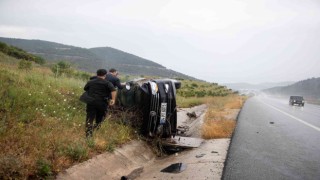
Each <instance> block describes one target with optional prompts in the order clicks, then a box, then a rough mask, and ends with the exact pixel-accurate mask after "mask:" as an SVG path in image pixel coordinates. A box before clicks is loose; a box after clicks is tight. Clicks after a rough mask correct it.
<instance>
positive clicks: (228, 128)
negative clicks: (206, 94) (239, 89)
mask: <svg viewBox="0 0 320 180" xmlns="http://www.w3.org/2000/svg"><path fill="white" fill-rule="evenodd" d="M245 100H246V97H244V96H239V95H229V96H224V97H215V98H208V99H207V104H208V110H207V113H206V116H205V120H204V124H203V125H202V132H201V133H202V137H203V138H204V139H216V138H230V137H231V135H232V133H233V131H234V128H235V126H236V118H237V114H238V113H239V110H240V109H241V108H242V106H243V104H244V102H245Z"/></svg>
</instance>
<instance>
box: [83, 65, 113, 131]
mask: <svg viewBox="0 0 320 180" xmlns="http://www.w3.org/2000/svg"><path fill="white" fill-rule="evenodd" d="M106 75H107V70H105V69H99V70H98V71H97V76H96V77H97V78H94V79H92V80H90V81H88V82H87V84H86V85H85V87H84V90H85V91H87V92H88V95H89V96H91V97H93V98H94V99H95V100H94V102H93V103H90V104H87V109H86V111H87V118H86V137H92V133H93V130H94V129H98V128H99V127H100V125H101V123H102V121H103V120H104V118H105V116H106V113H107V109H108V101H107V100H108V97H110V94H111V100H110V102H109V105H110V106H113V105H114V103H115V98H116V89H115V88H114V86H113V85H112V83H110V82H109V81H106V80H105V79H106ZM94 119H95V121H96V122H95V125H94V124H93V121H94Z"/></svg>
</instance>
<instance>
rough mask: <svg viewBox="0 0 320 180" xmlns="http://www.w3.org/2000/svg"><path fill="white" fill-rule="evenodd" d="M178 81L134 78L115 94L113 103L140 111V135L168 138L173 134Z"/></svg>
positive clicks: (179, 84) (175, 121)
mask: <svg viewBox="0 0 320 180" xmlns="http://www.w3.org/2000/svg"><path fill="white" fill-rule="evenodd" d="M180 87H181V82H179V81H177V80H173V79H136V80H133V81H130V82H128V83H126V88H123V89H122V90H121V91H119V92H118V98H117V103H118V104H119V105H120V106H122V107H124V108H126V109H134V110H136V111H140V112H142V125H141V128H140V129H141V133H142V134H143V135H145V136H148V137H160V138H169V137H174V136H175V135H176V134H177V105H176V90H177V89H179V88H180Z"/></svg>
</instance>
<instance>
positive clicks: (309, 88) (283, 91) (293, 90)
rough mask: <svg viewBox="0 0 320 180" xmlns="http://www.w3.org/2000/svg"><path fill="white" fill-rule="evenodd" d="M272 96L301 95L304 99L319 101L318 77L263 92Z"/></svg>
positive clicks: (319, 80)
mask: <svg viewBox="0 0 320 180" xmlns="http://www.w3.org/2000/svg"><path fill="white" fill-rule="evenodd" d="M263 91H264V92H266V93H269V94H274V95H288V96H290V95H301V96H304V97H305V98H306V99H311V100H320V77H318V78H311V79H306V80H302V81H299V82H297V83H294V84H292V85H289V86H285V87H274V88H270V89H265V90H263Z"/></svg>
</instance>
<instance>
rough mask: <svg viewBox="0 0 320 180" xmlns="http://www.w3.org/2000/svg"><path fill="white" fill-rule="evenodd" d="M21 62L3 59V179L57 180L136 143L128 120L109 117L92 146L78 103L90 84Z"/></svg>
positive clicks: (0, 118)
mask: <svg viewBox="0 0 320 180" xmlns="http://www.w3.org/2000/svg"><path fill="white" fill-rule="evenodd" d="M19 62H20V60H18V59H16V58H13V57H10V56H7V55H5V54H3V53H0V86H1V87H0V100H1V104H0V149H1V151H0V179H16V178H17V179H25V178H35V179H40V178H47V177H50V176H54V175H55V174H56V173H58V172H60V171H61V170H63V169H65V168H67V167H70V166H71V165H72V164H74V163H76V162H81V161H84V160H86V159H88V158H90V157H92V156H94V155H95V154H97V153H101V152H104V151H113V150H114V148H115V147H116V146H118V145H120V144H123V143H125V142H127V141H130V140H131V139H133V138H134V137H135V133H134V130H133V129H132V128H130V127H129V126H125V125H124V124H123V123H121V122H122V121H121V120H119V118H121V117H124V116H120V117H114V116H110V117H108V118H107V119H106V121H105V123H103V125H102V127H101V129H99V131H97V132H96V133H95V135H94V138H93V139H91V140H87V139H86V138H85V134H84V129H85V127H84V122H85V105H84V104H82V103H81V102H80V101H79V100H78V99H79V96H80V95H81V94H82V92H83V86H84V84H85V82H86V81H84V80H83V79H82V78H78V77H77V76H71V75H70V74H63V73H62V74H59V76H58V77H57V75H56V74H55V73H53V71H52V70H51V69H49V68H46V67H41V66H40V65H37V64H35V63H32V67H31V69H30V68H27V69H21V68H20V69H19ZM80 77H81V76H80ZM119 122H120V123H119Z"/></svg>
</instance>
